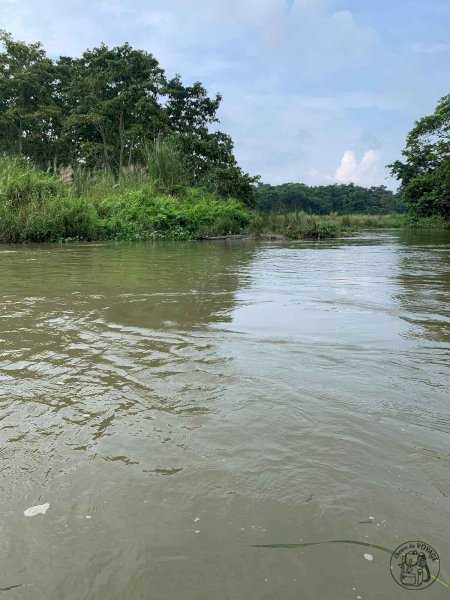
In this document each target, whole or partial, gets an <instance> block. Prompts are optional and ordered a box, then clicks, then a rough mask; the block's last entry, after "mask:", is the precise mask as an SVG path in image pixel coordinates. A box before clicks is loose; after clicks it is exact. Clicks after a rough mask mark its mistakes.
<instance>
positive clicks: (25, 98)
mask: <svg viewBox="0 0 450 600" xmlns="http://www.w3.org/2000/svg"><path fill="white" fill-rule="evenodd" d="M0 42H1V44H2V46H3V52H0V148H1V149H2V150H3V151H4V152H7V153H8V154H11V155H25V156H30V155H32V156H33V157H34V159H35V161H36V162H37V163H38V164H39V165H40V166H48V163H49V161H51V160H52V158H53V157H52V154H53V151H52V145H53V139H54V135H55V131H54V125H55V121H56V120H57V119H58V115H59V109H58V106H57V105H56V104H55V102H54V100H53V80H54V65H53V63H52V61H51V60H50V59H49V58H47V56H46V54H45V50H44V49H43V48H42V46H41V44H40V43H39V42H38V43H35V44H26V43H24V42H17V41H14V40H13V39H12V37H11V35H10V34H8V33H6V32H4V31H0Z"/></svg>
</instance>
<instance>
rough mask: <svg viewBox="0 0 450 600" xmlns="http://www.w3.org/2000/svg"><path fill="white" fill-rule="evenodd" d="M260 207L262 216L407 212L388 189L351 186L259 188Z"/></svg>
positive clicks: (398, 199)
mask: <svg viewBox="0 0 450 600" xmlns="http://www.w3.org/2000/svg"><path fill="white" fill-rule="evenodd" d="M256 207H257V208H258V209H259V210H260V211H262V212H286V211H303V212H306V213H310V214H314V215H327V214H330V213H337V214H342V215H346V214H359V213H364V214H373V215H379V214H381V215H384V214H389V213H395V212H405V210H406V209H405V207H404V205H403V204H402V202H401V199H400V196H399V195H398V194H394V193H393V192H391V191H390V190H388V189H387V188H386V187H385V186H383V185H381V186H378V187H371V188H364V187H361V186H359V185H354V184H352V183H350V184H348V185H321V186H317V187H310V186H307V185H305V184H304V183H284V184H282V185H275V186H273V185H264V184H260V185H258V187H257V189H256Z"/></svg>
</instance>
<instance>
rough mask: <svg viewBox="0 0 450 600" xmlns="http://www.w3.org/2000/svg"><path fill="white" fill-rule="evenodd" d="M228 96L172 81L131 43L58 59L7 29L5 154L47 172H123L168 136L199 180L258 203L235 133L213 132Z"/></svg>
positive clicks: (1, 80) (1, 69) (0, 64)
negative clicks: (235, 144)
mask: <svg viewBox="0 0 450 600" xmlns="http://www.w3.org/2000/svg"><path fill="white" fill-rule="evenodd" d="M220 102H221V96H220V95H219V94H216V95H215V96H214V97H210V96H208V93H207V91H206V89H205V88H204V87H203V85H202V84H201V83H200V82H196V83H194V84H193V85H187V86H186V85H184V84H183V82H182V80H181V77H180V76H179V75H177V76H175V77H173V78H171V79H168V78H167V77H166V75H165V73H164V71H163V69H162V68H161V67H160V65H159V64H158V61H157V60H156V58H155V57H154V56H153V55H152V54H150V53H148V52H144V51H142V50H135V49H133V48H132V47H131V46H130V45H129V44H124V45H122V46H118V47H114V48H109V47H108V46H106V45H104V44H102V45H101V46H99V47H98V48H94V49H92V50H86V51H85V52H84V53H83V54H82V56H81V57H79V58H71V57H67V56H61V57H59V58H58V59H56V60H53V59H51V58H49V57H48V56H47V54H46V52H45V50H44V48H43V47H42V45H41V44H40V43H32V44H27V43H25V42H21V41H16V40H14V39H13V38H12V37H11V35H10V34H8V33H6V32H4V31H1V32H0V154H5V155H12V156H17V155H21V156H24V157H27V158H28V159H30V160H32V161H33V162H34V163H35V164H36V165H38V166H39V167H41V168H42V169H45V170H48V171H54V172H57V171H59V170H60V168H61V167H69V166H70V167H72V168H73V169H77V168H85V169H89V170H97V169H107V170H109V171H111V172H113V173H115V174H116V175H117V176H118V175H120V173H121V172H124V171H126V170H127V169H132V168H134V167H136V165H139V164H140V163H141V162H142V160H143V156H142V154H143V150H144V149H145V147H146V145H147V144H151V143H152V142H154V140H156V139H162V138H164V139H165V140H169V141H170V143H171V144H172V145H175V146H176V147H177V150H178V151H179V153H180V155H182V156H183V163H184V164H183V173H184V174H187V175H188V177H189V183H190V184H191V185H199V186H204V187H206V188H208V189H210V190H212V191H215V192H217V193H218V194H220V195H222V196H234V197H238V198H240V199H243V200H245V201H247V202H250V201H251V198H252V196H253V184H254V183H255V182H256V181H257V178H255V177H251V176H249V175H248V174H247V173H244V172H243V171H242V169H241V168H240V167H239V165H238V164H237V161H236V159H235V157H234V154H233V141H232V139H231V138H230V136H228V135H227V134H225V133H223V132H221V131H210V126H211V125H212V124H214V123H217V122H218V118H217V110H218V108H219V105H220Z"/></svg>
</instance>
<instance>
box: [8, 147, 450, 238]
mask: <svg viewBox="0 0 450 600" xmlns="http://www.w3.org/2000/svg"><path fill="white" fill-rule="evenodd" d="M388 227H397V228H398V227H440V228H446V227H448V222H447V223H446V222H444V221H443V220H438V219H428V220H426V221H425V220H421V221H414V219H412V217H410V216H408V215H400V214H391V215H376V216H370V215H361V214H360V215H336V214H331V215H320V216H316V215H308V214H306V213H304V212H292V213H285V214H259V213H256V212H254V211H252V210H250V209H249V208H248V207H246V206H244V204H242V203H241V202H239V201H238V200H235V199H228V200H224V199H222V198H220V197H219V196H217V195H215V194H213V193H211V192H207V191H205V190H203V189H198V188H190V187H186V186H182V185H178V184H176V183H174V182H173V180H170V179H169V180H168V179H167V177H166V179H165V180H164V179H163V178H161V177H160V176H158V174H157V175H152V174H151V173H150V174H149V173H148V172H146V171H144V170H141V171H139V172H134V173H131V174H128V175H127V176H123V177H121V178H119V179H117V178H114V177H113V175H111V174H108V173H106V172H100V173H97V174H87V173H84V172H79V173H77V174H75V176H74V177H73V179H72V180H71V181H70V182H64V181H63V180H62V179H61V178H60V177H56V176H53V175H49V174H48V173H45V172H43V171H41V170H39V169H37V168H35V167H34V166H32V165H30V164H29V163H27V162H25V161H23V160H18V159H5V158H4V159H0V242H2V243H9V242H59V241H69V240H91V241H94V240H130V241H137V240H152V239H171V240H177V239H178V240H184V239H195V238H199V237H206V236H219V235H227V234H230V233H231V234H240V233H241V234H242V233H243V234H249V235H253V236H255V237H264V236H278V237H281V236H283V237H286V238H288V239H327V238H335V237H338V236H341V235H346V234H350V233H354V232H358V231H362V230H365V229H372V228H388Z"/></svg>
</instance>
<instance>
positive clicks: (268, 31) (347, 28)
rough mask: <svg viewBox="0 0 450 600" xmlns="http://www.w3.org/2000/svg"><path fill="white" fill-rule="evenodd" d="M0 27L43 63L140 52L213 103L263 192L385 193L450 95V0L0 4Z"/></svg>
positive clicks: (5, 0) (28, 0)
mask: <svg viewBox="0 0 450 600" xmlns="http://www.w3.org/2000/svg"><path fill="white" fill-rule="evenodd" d="M0 29H5V30H6V31H9V32H10V33H12V34H13V36H14V37H15V38H17V39H20V40H25V41H27V42H34V41H41V42H42V43H43V45H44V47H45V48H46V50H47V53H48V54H49V56H51V57H53V58H56V57H57V56H59V55H71V56H77V55H80V54H81V53H82V52H83V50H84V49H86V48H92V47H95V46H98V45H99V44H100V42H105V43H106V44H108V45H112V46H116V45H120V44H122V43H124V42H126V41H127V42H129V43H130V44H131V45H132V46H134V47H136V48H141V49H144V50H147V51H149V52H151V53H152V54H154V56H155V57H156V58H157V59H158V61H159V63H160V65H161V66H162V67H163V68H164V69H165V71H166V73H167V74H168V75H169V76H172V75H174V74H176V73H180V74H181V75H182V78H183V81H184V82H185V84H188V83H193V82H194V81H198V80H199V81H201V82H202V83H203V84H204V85H205V87H206V88H207V89H208V91H209V92H210V94H211V95H214V94H215V93H216V92H220V93H221V94H222V95H223V101H222V105H221V107H220V109H219V113H218V116H219V118H220V121H221V124H220V129H221V130H222V131H225V132H226V133H228V134H230V135H231V136H232V138H233V140H234V142H235V154H236V157H237V159H238V161H239V163H240V165H241V166H242V168H243V169H244V170H245V171H247V172H249V173H251V174H252V175H260V176H261V180H262V181H263V182H265V183H272V184H279V183H284V182H290V181H301V182H304V183H307V184H309V185H322V184H329V183H347V182H353V183H355V184H359V185H365V186H371V185H387V186H388V187H390V188H395V185H396V182H395V181H393V180H392V179H391V178H390V177H389V173H388V169H386V167H385V165H386V164H388V163H390V162H392V161H394V160H396V159H398V158H400V156H401V155H400V153H401V150H402V148H403V147H404V142H405V137H406V135H407V133H408V131H409V130H410V129H411V127H412V126H413V124H414V121H415V120H417V119H418V118H420V117H421V116H423V115H426V114H430V113H432V112H433V110H434V108H435V106H436V103H437V101H438V100H439V98H441V97H442V96H444V95H446V94H448V93H450V0H127V1H124V0H98V1H95V0H89V1H88V0H71V2H61V0H39V2H37V1H36V0H0Z"/></svg>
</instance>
